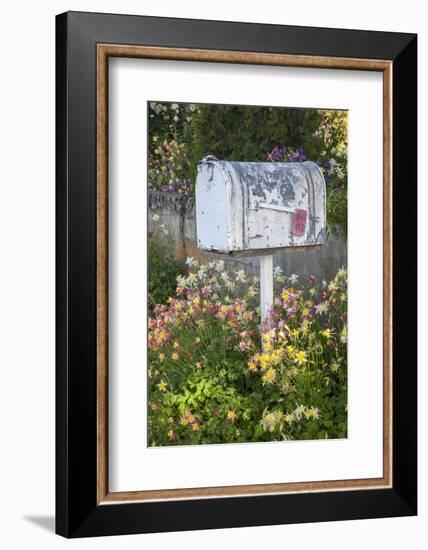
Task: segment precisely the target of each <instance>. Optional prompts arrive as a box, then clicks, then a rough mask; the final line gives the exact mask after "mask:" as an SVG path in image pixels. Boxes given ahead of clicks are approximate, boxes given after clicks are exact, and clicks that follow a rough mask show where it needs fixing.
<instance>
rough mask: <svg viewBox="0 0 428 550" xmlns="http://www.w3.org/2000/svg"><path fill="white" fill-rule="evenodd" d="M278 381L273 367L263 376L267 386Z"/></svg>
mask: <svg viewBox="0 0 428 550" xmlns="http://www.w3.org/2000/svg"><path fill="white" fill-rule="evenodd" d="M275 379H276V370H275V369H274V368H272V367H270V369H268V370H267V371H266V372H265V374H264V375H263V376H262V382H264V383H265V384H273V383H274V382H275Z"/></svg>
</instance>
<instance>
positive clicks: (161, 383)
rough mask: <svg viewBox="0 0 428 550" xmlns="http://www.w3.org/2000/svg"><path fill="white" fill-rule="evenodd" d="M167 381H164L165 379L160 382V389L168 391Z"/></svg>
mask: <svg viewBox="0 0 428 550" xmlns="http://www.w3.org/2000/svg"><path fill="white" fill-rule="evenodd" d="M167 385H168V384H167V383H166V382H164V381H163V380H161V381H160V383H159V384H158V388H159V389H160V391H166V387H167Z"/></svg>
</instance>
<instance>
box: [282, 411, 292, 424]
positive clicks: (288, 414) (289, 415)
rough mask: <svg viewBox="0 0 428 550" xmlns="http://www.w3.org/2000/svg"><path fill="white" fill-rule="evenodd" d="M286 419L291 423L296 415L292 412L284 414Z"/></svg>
mask: <svg viewBox="0 0 428 550" xmlns="http://www.w3.org/2000/svg"><path fill="white" fill-rule="evenodd" d="M284 420H285V421H286V422H287V424H291V423H292V422H294V416H293V415H292V414H290V413H287V414H285V415H284Z"/></svg>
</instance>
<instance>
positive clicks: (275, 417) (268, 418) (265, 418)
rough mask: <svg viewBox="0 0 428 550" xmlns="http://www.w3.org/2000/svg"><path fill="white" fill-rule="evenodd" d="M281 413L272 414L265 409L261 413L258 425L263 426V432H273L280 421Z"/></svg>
mask: <svg viewBox="0 0 428 550" xmlns="http://www.w3.org/2000/svg"><path fill="white" fill-rule="evenodd" d="M281 417H282V415H281V413H280V412H277V411H274V412H268V411H267V410H266V409H265V410H264V411H263V415H262V418H261V420H260V424H261V425H262V426H263V429H264V431H265V432H273V431H274V430H275V428H276V426H277V424H278V423H279V422H280V420H281Z"/></svg>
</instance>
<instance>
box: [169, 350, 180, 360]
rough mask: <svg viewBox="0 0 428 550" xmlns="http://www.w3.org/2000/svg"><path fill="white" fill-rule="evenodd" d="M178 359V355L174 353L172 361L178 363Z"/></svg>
mask: <svg viewBox="0 0 428 550" xmlns="http://www.w3.org/2000/svg"><path fill="white" fill-rule="evenodd" d="M178 358H179V355H178V353H175V352H174V353H173V354H172V355H171V359H173V360H174V361H177V359H178Z"/></svg>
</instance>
